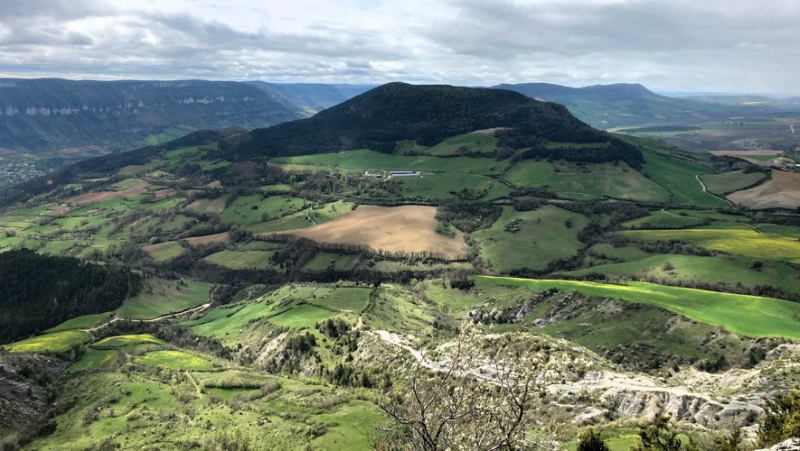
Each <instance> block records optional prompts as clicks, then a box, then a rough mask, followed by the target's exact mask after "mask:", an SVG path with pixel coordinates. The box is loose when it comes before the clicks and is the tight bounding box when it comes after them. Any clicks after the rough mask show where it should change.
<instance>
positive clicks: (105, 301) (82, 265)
mask: <svg viewBox="0 0 800 451" xmlns="http://www.w3.org/2000/svg"><path fill="white" fill-rule="evenodd" d="M0 280H2V283H0V343H7V342H10V341H14V340H18V339H21V338H25V337H28V336H30V335H32V334H35V333H40V332H42V331H43V330H45V329H47V328H50V327H53V326H56V325H58V324H59V323H62V322H64V321H66V320H68V319H70V318H75V317H76V316H81V315H86V314H90V313H103V312H109V311H112V310H114V309H116V308H118V307H119V306H120V305H122V301H124V300H125V299H126V298H127V297H128V296H131V295H134V294H136V293H137V291H138V290H139V288H140V284H141V282H140V278H139V276H137V275H135V274H134V273H132V272H131V271H130V270H129V269H127V268H117V267H112V266H100V265H96V264H92V263H87V262H83V261H81V260H78V259H76V258H71V257H53V256H44V255H38V254H36V253H35V252H33V251H30V250H27V249H22V250H18V251H10V252H6V253H4V254H3V257H2V258H0Z"/></svg>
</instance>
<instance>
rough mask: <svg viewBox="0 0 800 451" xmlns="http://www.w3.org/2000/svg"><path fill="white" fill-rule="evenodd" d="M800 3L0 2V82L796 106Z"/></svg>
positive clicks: (706, 0) (500, 0)
mask: <svg viewBox="0 0 800 451" xmlns="http://www.w3.org/2000/svg"><path fill="white" fill-rule="evenodd" d="M798 45H800V2H798V1H797V0H758V1H753V0H702V1H700V0H372V1H370V0H339V1H322V0H196V1H192V0H136V1H106V0H68V1H67V0H0V76H11V77H41V76H56V77H68V78H93V79H115V78H147V79H152V78H169V79H174V78H206V79H233V80H256V79H257V80H267V81H278V82H331V83H333V82H336V83H381V82H387V81H395V80H400V81H407V82H412V83H430V82H437V83H449V84H462V85H493V84H497V83H518V82H550V83H559V84H564V85H569V86H584V85H590V84H598V83H616V82H638V83H642V84H645V85H646V86H648V87H650V88H651V89H656V90H660V91H725V92H751V93H752V92H761V93H776V94H799V93H800V88H798V87H797V84H798V82H800V49H798Z"/></svg>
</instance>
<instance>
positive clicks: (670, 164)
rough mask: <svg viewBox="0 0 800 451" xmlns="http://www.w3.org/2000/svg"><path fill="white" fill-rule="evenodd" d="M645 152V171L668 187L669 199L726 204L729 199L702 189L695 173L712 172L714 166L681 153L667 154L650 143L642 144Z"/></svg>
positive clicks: (708, 204) (684, 201)
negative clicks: (683, 155)
mask: <svg viewBox="0 0 800 451" xmlns="http://www.w3.org/2000/svg"><path fill="white" fill-rule="evenodd" d="M640 150H641V151H642V153H643V154H644V160H645V169H644V173H645V174H647V176H648V177H649V178H651V179H652V180H654V181H655V182H656V183H658V184H659V185H661V186H663V187H664V188H666V189H667V190H668V191H669V192H670V194H671V196H670V198H669V201H670V202H673V203H677V204H684V205H695V206H699V207H704V206H705V207H719V208H722V207H726V206H727V205H728V204H727V202H725V201H723V200H721V199H717V198H716V197H714V196H711V195H709V194H707V193H704V192H703V187H702V186H701V185H700V182H699V181H697V179H696V177H697V176H700V175H705V174H711V170H710V169H707V168H705V167H703V166H700V165H699V164H697V163H695V162H693V161H689V160H688V159H685V158H682V157H681V155H679V154H670V155H665V154H663V153H660V152H658V151H657V150H655V149H653V148H651V147H644V148H640Z"/></svg>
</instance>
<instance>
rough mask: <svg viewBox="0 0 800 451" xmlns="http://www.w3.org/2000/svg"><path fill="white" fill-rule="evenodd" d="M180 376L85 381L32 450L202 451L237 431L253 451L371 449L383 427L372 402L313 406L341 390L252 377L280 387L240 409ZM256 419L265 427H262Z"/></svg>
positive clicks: (72, 388) (74, 387) (118, 375)
mask: <svg viewBox="0 0 800 451" xmlns="http://www.w3.org/2000/svg"><path fill="white" fill-rule="evenodd" d="M219 374H222V375H225V374H226V372H220V373H217V372H198V373H193V374H191V377H192V378H193V379H195V380H197V381H198V383H199V384H203V383H204V380H205V379H206V378H215V377H217V375H219ZM177 376H178V375H176V377H175V378H173V379H171V380H169V381H167V382H165V381H161V380H159V378H158V377H154V376H148V375H147V374H140V373H137V372H133V373H132V374H124V373H122V372H100V373H95V374H84V375H80V376H78V377H77V378H76V380H75V382H74V383H72V384H70V385H69V386H68V388H67V390H66V391H65V392H64V393H63V395H61V396H60V397H59V398H58V400H57V402H58V403H59V404H62V403H63V405H68V406H69V407H68V408H67V409H65V411H62V412H61V413H59V414H58V415H57V416H56V417H55V421H56V422H57V423H58V428H57V429H56V431H55V432H54V433H53V434H51V435H45V436H40V437H36V438H35V440H34V441H33V442H32V443H30V444H29V445H28V446H27V448H28V449H36V450H58V451H62V450H66V451H78V450H85V449H92V448H93V447H95V448H96V447H97V446H99V444H100V443H101V442H103V441H104V440H106V441H108V442H113V443H115V444H116V446H117V447H118V448H119V449H164V448H165V447H166V448H169V449H171V448H173V447H187V448H192V449H203V446H204V443H209V442H210V441H211V440H212V439H214V438H215V437H218V436H219V435H220V434H221V433H226V434H230V435H232V434H234V433H239V434H241V436H242V439H243V440H244V441H246V443H247V444H248V446H249V448H248V449H302V448H304V447H305V446H308V447H311V448H313V449H315V450H317V449H318V450H340V449H348V450H349V449H369V448H370V437H371V436H372V431H374V430H375V427H376V426H377V425H378V424H379V423H381V422H383V421H385V420H384V418H383V416H382V415H381V413H380V410H379V409H378V407H377V406H375V405H374V404H373V403H372V402H369V401H360V400H358V399H355V397H352V396H351V397H350V399H348V397H347V396H345V397H344V398H343V403H342V404H338V405H332V406H329V407H326V408H324V409H321V408H315V407H313V406H314V405H315V403H318V402H320V401H324V400H325V399H328V398H334V397H341V396H342V395H343V391H342V390H341V389H340V388H334V387H325V386H321V385H314V384H306V383H302V382H300V381H296V380H293V379H288V378H277V377H271V378H269V379H268V380H264V378H263V377H261V375H259V374H253V376H252V379H253V380H255V381H262V380H263V382H262V383H264V384H268V383H277V384H278V387H279V388H278V389H277V391H275V392H274V393H273V394H271V395H270V396H268V397H264V398H260V399H256V400H253V401H248V402H247V403H246V407H242V402H241V401H237V400H236V395H235V394H233V395H232V396H231V399H225V397H220V396H217V395H216V394H215V396H216V399H217V402H211V400H210V398H211V393H205V392H203V393H197V391H196V389H195V386H194V385H192V384H191V383H190V382H189V381H188V379H187V378H186V377H177ZM181 376H183V373H182V374H181ZM344 393H346V392H344ZM67 400H72V401H71V402H69V403H67ZM185 409H191V411H192V412H196V413H195V414H194V415H193V417H191V418H190V417H189V416H185V415H184V414H183V412H184V410H185ZM92 411H99V412H100V414H99V415H92V414H91V412H92ZM259 420H261V421H262V423H263V422H264V421H266V426H259V425H258V424H259ZM265 430H268V431H269V433H264V431H265ZM120 431H125V432H124V433H120ZM173 445H175V446H173Z"/></svg>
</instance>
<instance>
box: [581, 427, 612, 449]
mask: <svg viewBox="0 0 800 451" xmlns="http://www.w3.org/2000/svg"><path fill="white" fill-rule="evenodd" d="M577 451H608V445H606V442H605V441H604V440H603V438H602V437H600V434H599V433H598V432H597V431H595V430H594V429H589V430H588V431H586V432H584V433H583V434H581V436H580V438H579V439H578V449H577Z"/></svg>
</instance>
